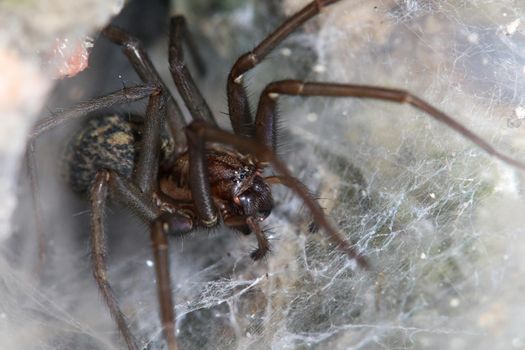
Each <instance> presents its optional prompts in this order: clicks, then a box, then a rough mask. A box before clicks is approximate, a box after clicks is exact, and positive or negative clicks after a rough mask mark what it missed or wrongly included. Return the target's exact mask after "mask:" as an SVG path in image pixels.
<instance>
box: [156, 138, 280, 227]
mask: <svg viewBox="0 0 525 350" xmlns="http://www.w3.org/2000/svg"><path fill="white" fill-rule="evenodd" d="M206 164H207V168H208V179H209V183H210V187H211V193H212V195H213V199H214V202H215V204H216V205H217V207H218V208H219V209H220V211H221V216H222V218H223V220H224V221H225V222H226V224H230V225H231V226H234V227H235V226H237V227H239V226H241V225H239V224H236V223H238V222H239V220H240V219H241V218H245V217H254V218H255V219H257V220H264V219H265V218H266V217H268V215H270V212H271V210H272V208H273V198H272V193H271V190H270V187H269V186H268V185H267V184H266V182H265V181H264V178H263V177H262V175H261V169H260V168H259V167H258V166H257V164H256V162H255V161H254V160H253V157H251V156H246V155H243V154H242V153H239V152H236V151H234V150H231V149H227V148H224V147H219V146H215V147H209V148H207V150H206ZM189 177H190V172H189V155H188V153H187V152H185V153H183V154H182V155H181V156H180V157H178V158H177V159H176V161H175V162H174V164H173V165H172V166H171V167H170V168H169V169H168V172H166V174H165V175H164V176H162V177H161V179H160V187H161V191H162V193H163V194H165V195H167V196H169V197H170V198H172V199H173V200H176V201H179V202H186V203H191V202H192V197H191V190H190V188H189V184H190V179H189Z"/></svg>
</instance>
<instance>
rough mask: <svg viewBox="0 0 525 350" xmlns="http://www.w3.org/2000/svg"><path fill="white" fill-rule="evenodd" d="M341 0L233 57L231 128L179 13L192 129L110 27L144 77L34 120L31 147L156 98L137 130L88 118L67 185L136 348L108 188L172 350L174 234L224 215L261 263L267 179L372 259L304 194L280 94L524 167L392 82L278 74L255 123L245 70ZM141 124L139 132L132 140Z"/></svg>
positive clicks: (176, 42)
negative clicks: (140, 255)
mask: <svg viewBox="0 0 525 350" xmlns="http://www.w3.org/2000/svg"><path fill="white" fill-rule="evenodd" d="M338 1H339V0H316V1H312V2H311V3H309V4H308V5H307V6H305V7H304V8H303V9H301V10H300V11H299V12H297V13H296V14H295V15H293V16H292V17H290V18H289V19H288V20H286V21H285V22H284V23H283V24H282V25H281V26H280V27H278V28H277V29H276V30H275V31H274V32H273V33H271V34H270V35H269V36H267V37H266V38H265V39H264V40H263V41H262V42H261V43H260V44H259V45H257V46H256V47H255V49H253V50H252V51H251V52H248V53H246V54H244V55H242V56H241V57H240V58H239V59H238V60H237V61H236V62H235V64H234V65H233V67H232V69H231V71H230V73H229V76H228V80H227V97H228V106H229V116H230V121H231V126H232V129H233V133H232V132H228V131H225V130H222V129H219V128H218V127H217V124H216V121H215V118H214V116H213V115H212V113H211V110H210V108H209V107H208V105H207V103H206V101H205V99H204V98H203V96H202V95H201V93H200V92H199V90H198V88H197V86H196V85H195V83H194V82H193V79H192V76H191V74H190V72H189V71H188V69H187V67H186V65H185V63H184V59H183V47H182V45H183V43H185V44H187V45H188V47H189V49H190V51H191V53H192V54H193V55H194V56H195V49H194V44H193V41H192V40H191V38H190V37H189V35H188V34H189V33H188V32H187V30H186V23H185V21H184V18H183V17H180V16H176V17H174V18H173V19H172V20H171V29H170V44H169V66H170V71H171V74H172V78H173V80H174V82H175V85H176V87H177V90H178V91H179V93H180V95H181V97H182V99H183V100H184V102H185V104H186V107H187V108H188V110H189V113H190V115H191V116H192V118H193V121H192V122H191V123H190V124H188V125H186V123H185V121H184V118H183V117H182V113H181V111H180V109H179V107H178V106H177V103H176V102H175V100H174V98H173V96H171V94H170V93H169V91H168V89H167V88H166V87H165V85H164V83H163V82H162V80H161V78H160V77H159V75H158V73H157V71H156V70H155V68H154V67H153V65H152V64H151V61H150V60H149V58H148V55H147V54H146V53H145V52H144V50H143V49H142V47H141V45H140V43H139V42H138V41H137V40H136V39H135V38H133V37H131V36H130V35H128V34H127V33H126V32H124V31H123V30H121V29H119V28H116V27H112V26H109V27H107V28H105V29H104V30H103V35H104V36H105V37H106V38H108V39H109V40H110V41H112V42H114V43H116V44H118V45H120V46H122V48H123V50H124V53H125V54H126V56H127V57H128V59H129V60H130V62H131V64H132V65H133V67H134V69H135V70H136V71H137V73H138V74H139V76H140V78H141V79H142V80H143V82H144V83H145V85H142V86H136V87H129V88H124V89H122V90H119V91H116V92H114V93H111V94H108V95H105V96H103V97H99V98H95V99H93V100H90V101H87V102H84V103H80V104H77V105H76V106H74V107H72V108H70V109H67V110H64V111H62V112H60V113H58V114H55V115H53V116H51V117H48V118H45V119H43V120H41V121H40V122H39V123H38V124H37V125H36V126H35V127H34V128H33V130H32V132H31V134H30V138H31V142H30V147H29V149H30V150H31V149H32V145H33V144H32V143H33V142H34V139H35V138H36V137H37V136H38V135H40V134H42V133H43V132H45V131H47V130H49V129H52V128H54V127H55V126H57V125H59V124H61V123H63V122H66V121H69V120H72V119H74V118H77V117H81V116H84V115H86V114H88V113H91V112H94V111H97V110H100V109H104V108H107V107H110V106H113V105H116V104H122V103H128V102H131V101H135V100H139V99H144V98H146V97H148V98H149V102H148V106H147V110H146V114H145V118H144V121H143V122H142V123H141V124H140V125H138V126H137V125H135V124H130V123H128V122H127V121H126V120H125V119H123V118H121V117H119V116H104V117H102V118H100V119H92V120H91V121H90V122H89V123H88V124H87V126H86V128H84V130H82V131H81V133H80V134H79V136H78V137H77V138H76V140H75V142H74V146H75V147H74V148H73V150H72V152H71V153H70V160H71V161H70V162H69V169H70V173H69V180H70V183H71V184H72V186H73V187H74V188H75V189H76V190H77V191H80V192H86V193H88V194H89V200H90V203H91V209H92V216H91V252H92V253H91V256H92V263H93V273H94V277H95V280H96V282H97V284H98V286H99V289H100V291H101V293H102V295H103V297H104V299H105V302H106V303H107V306H108V308H109V311H110V313H111V315H112V317H113V318H114V319H115V321H116V322H117V326H118V329H119V331H120V333H121V334H122V336H123V338H124V340H125V342H126V344H127V346H128V348H129V349H138V346H137V342H136V340H135V339H134V336H133V335H132V333H131V331H130V329H129V326H128V324H127V321H126V319H125V317H124V315H123V313H122V311H121V310H120V307H119V305H118V302H117V300H116V298H115V296H114V294H113V292H112V289H111V287H110V284H109V281H108V279H107V274H106V265H105V259H106V256H105V245H106V243H105V237H104V225H103V217H104V215H105V207H106V201H107V198H108V196H109V195H110V194H111V196H112V197H113V199H115V200H118V201H121V202H122V203H124V204H125V205H126V206H127V207H129V208H130V209H131V210H133V211H134V212H135V213H136V214H137V215H138V216H140V217H141V218H142V219H144V220H145V221H146V222H148V223H149V224H150V228H151V241H152V246H153V253H154V260H155V270H156V276H157V282H158V283H157V289H158V299H159V304H160V318H161V322H162V326H163V334H164V338H165V340H166V342H167V344H168V348H169V349H172V350H173V349H177V339H176V337H175V313H174V305H173V300H172V288H171V283H170V278H169V276H170V275H169V262H168V259H169V255H168V251H167V249H168V242H167V236H168V235H174V236H181V235H184V234H186V233H188V232H191V231H192V230H194V229H195V228H197V227H204V228H212V227H215V226H217V225H218V224H220V223H221V222H222V223H224V224H225V225H226V226H229V227H232V228H234V229H237V230H239V231H242V232H244V233H251V232H253V233H254V234H255V236H256V239H257V243H258V247H257V249H256V250H255V251H253V252H252V254H251V257H252V258H253V259H254V260H258V259H261V258H263V257H264V256H265V255H266V254H267V253H268V252H269V249H270V247H269V242H268V239H267V237H266V235H265V232H264V231H263V230H262V228H261V226H260V222H262V221H263V220H265V219H266V218H267V217H268V216H269V215H270V213H271V211H272V209H273V198H272V192H271V189H270V186H272V185H276V184H280V185H284V186H287V187H289V188H290V189H292V190H293V191H294V192H295V194H297V195H298V196H299V197H301V199H302V200H303V201H304V203H305V205H306V207H307V208H308V210H309V211H310V212H311V214H312V217H313V220H314V221H315V223H316V224H317V226H318V227H319V228H321V229H322V230H323V231H324V232H326V233H327V235H328V237H329V239H331V240H332V241H333V242H334V243H335V244H336V245H337V247H338V248H339V249H341V250H342V251H343V252H344V253H346V254H347V255H348V256H349V257H350V258H351V259H355V261H356V262H357V264H358V265H359V266H361V267H363V268H367V267H368V266H369V264H368V262H367V260H366V259H365V258H364V257H363V256H361V255H360V254H359V252H357V251H356V250H355V249H354V248H353V247H352V246H351V245H350V244H349V243H348V242H347V241H346V240H345V239H344V238H343V237H342V236H341V235H340V234H339V233H338V232H337V230H336V229H335V228H334V227H333V225H332V224H331V223H330V221H329V220H328V218H327V217H326V216H325V215H324V214H323V211H322V209H321V208H320V207H319V205H318V204H317V202H316V201H315V200H314V199H313V198H312V197H311V195H310V194H309V192H308V190H307V189H306V188H305V187H304V186H303V185H302V184H301V183H300V182H299V181H298V180H297V179H295V178H294V177H293V176H292V174H291V173H290V171H289V170H288V169H287V167H286V165H285V164H284V163H283V162H282V161H280V160H279V159H278V158H277V157H276V156H275V152H274V151H275V149H276V144H277V137H276V122H277V118H278V117H277V113H276V104H277V99H278V97H279V96H280V95H291V96H326V97H357V98H372V99H379V100H386V101H392V102H398V103H408V104H410V105H412V106H414V107H416V108H418V109H420V110H422V111H423V112H426V113H427V114H429V115H430V116H431V117H433V118H435V119H437V120H439V121H441V122H443V123H445V124H446V125H448V126H449V127H450V128H452V129H454V130H456V131H457V132H459V133H461V134H462V135H464V136H465V137H466V138H468V139H469V140H471V141H472V142H474V143H475V144H476V145H478V146H479V147H480V148H482V149H484V150H485V151H487V152H488V153H489V154H491V155H493V156H495V157H497V158H499V159H501V160H503V161H505V162H507V163H509V164H511V165H513V166H516V167H519V168H521V169H525V165H524V164H522V163H521V162H518V161H516V160H514V159H512V158H510V157H507V156H505V155H503V154H501V153H499V152H498V151H497V150H495V149H494V148H492V146H490V145H489V144H488V143H487V142H485V141H484V140H482V139H481V138H480V137H478V136H477V135H475V134H474V133H472V132H471V131H470V130H468V129H467V128H466V127H464V126H462V125H461V124H459V123H458V122H456V121H455V120H454V119H452V118H451V117H449V116H447V115H446V114H444V113H443V112H441V111H439V110H438V109H436V108H435V107H433V106H431V105H429V104H428V103H426V102H425V101H423V100H421V99H420V98H418V97H417V96H415V95H412V94H410V93H408V92H405V91H402V90H397V89H388V88H381V87H374V86H364V85H352V84H335V83H328V82H305V81H299V80H281V81H277V82H273V83H270V84H269V85H267V86H266V88H265V89H264V91H263V92H262V95H261V98H260V100H259V104H258V108H257V112H256V116H255V121H253V120H252V115H251V112H250V108H249V101H248V97H247V93H246V89H245V87H244V85H243V75H244V74H245V73H246V72H248V71H249V70H251V69H252V68H254V67H255V66H256V65H257V64H258V63H259V62H261V61H262V60H263V59H264V58H265V57H266V56H267V55H268V54H269V53H270V52H271V51H272V50H273V49H274V48H275V47H276V46H277V45H278V44H279V43H280V42H281V41H282V40H284V39H285V38H286V37H287V36H288V35H289V34H290V33H291V32H293V31H294V30H295V29H296V28H298V27H299V26H300V25H301V24H303V23H304V22H305V21H307V20H309V19H310V18H312V17H314V16H316V15H317V14H318V13H319V12H320V11H321V9H323V8H325V7H327V6H329V5H332V4H333V3H336V2H338ZM197 61H198V59H197ZM165 124H166V125H167V128H166V130H167V132H166V133H167V134H169V142H168V143H170V144H172V145H173V147H172V149H170V148H169V147H162V146H161V144H162V143H163V141H164V140H165V139H166V136H164V135H163V133H164V130H165V128H164V125H165ZM138 131H140V134H141V137H140V140H136V138H137V135H136V134H137V132H138ZM161 153H162V154H161ZM270 165H271V166H272V167H273V169H274V170H275V171H276V172H277V173H278V174H279V175H277V176H265V175H264V172H263V171H264V169H265V168H266V167H268V166H270ZM33 173H34V171H31V172H30V174H33Z"/></svg>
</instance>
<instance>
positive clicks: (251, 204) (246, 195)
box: [234, 175, 273, 221]
mask: <svg viewBox="0 0 525 350" xmlns="http://www.w3.org/2000/svg"><path fill="white" fill-rule="evenodd" d="M234 202H235V204H237V205H238V206H240V207H241V208H242V211H243V214H244V215H245V216H250V217H253V218H255V219H257V220H259V221H263V220H264V219H266V218H267V217H268V216H269V215H270V213H271V212H272V209H273V198H272V192H271V191H270V186H268V185H267V184H266V183H265V182H264V180H263V178H262V177H260V176H258V175H256V176H255V177H254V178H253V182H252V184H251V186H250V187H248V188H247V189H246V190H245V191H244V192H242V193H241V194H239V195H238V196H237V197H235V198H234Z"/></svg>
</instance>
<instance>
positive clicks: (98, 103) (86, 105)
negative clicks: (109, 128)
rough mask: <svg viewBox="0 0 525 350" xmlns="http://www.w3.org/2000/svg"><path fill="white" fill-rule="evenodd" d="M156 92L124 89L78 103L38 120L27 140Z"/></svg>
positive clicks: (147, 88) (151, 88)
mask: <svg viewBox="0 0 525 350" xmlns="http://www.w3.org/2000/svg"><path fill="white" fill-rule="evenodd" d="M158 90H159V88H158V87H156V86H154V85H140V86H134V87H126V88H124V89H121V90H117V91H115V92H112V93H110V94H107V95H105V96H101V97H96V98H94V99H91V100H88V101H84V102H80V103H78V104H76V105H74V106H73V107H70V108H67V109H64V110H61V111H59V112H57V113H54V114H53V115H50V116H49V117H46V118H43V119H41V120H39V121H38V122H37V123H36V124H35V126H34V127H33V129H32V130H31V132H30V133H29V138H30V139H34V138H37V137H38V136H39V135H40V134H42V133H44V132H46V131H48V130H51V129H53V128H55V127H57V126H58V125H60V124H62V123H65V122H68V121H70V120H74V119H77V118H80V117H84V116H86V115H87V114H89V113H91V112H94V111H98V110H100V109H104V108H109V107H111V106H114V105H119V104H124V103H130V102H134V101H137V100H141V99H143V98H145V97H148V96H149V95H151V94H153V93H155V92H156V91H158Z"/></svg>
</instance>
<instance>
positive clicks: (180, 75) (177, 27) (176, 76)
mask: <svg viewBox="0 0 525 350" xmlns="http://www.w3.org/2000/svg"><path fill="white" fill-rule="evenodd" d="M183 40H185V41H186V44H187V45H188V47H189V49H190V53H192V56H193V57H194V60H195V58H197V59H196V60H195V61H196V62H197V66H199V65H201V67H204V65H203V64H202V60H200V58H198V57H200V56H198V55H197V50H196V48H195V45H193V41H192V39H191V36H190V32H189V31H188V28H187V25H186V20H185V19H184V17H183V16H175V17H173V18H172V19H171V21H170V43H169V66H170V72H171V76H172V77H173V81H174V82H175V85H176V86H177V91H178V92H179V93H180V95H181V97H182V99H183V100H184V103H185V104H186V107H187V108H188V110H189V111H190V114H191V116H192V117H193V118H194V119H202V120H205V121H207V122H208V123H210V124H213V125H217V123H216V121H215V118H214V117H213V114H212V112H211V109H210V107H209V106H208V103H207V102H206V100H205V99H204V97H203V96H202V94H201V93H200V91H199V88H198V87H197V85H195V82H194V81H193V78H192V76H191V74H190V71H189V70H188V68H187V67H186V64H185V63H184V51H183V47H182V41H183ZM199 62H200V63H199Z"/></svg>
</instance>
